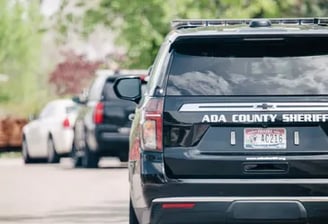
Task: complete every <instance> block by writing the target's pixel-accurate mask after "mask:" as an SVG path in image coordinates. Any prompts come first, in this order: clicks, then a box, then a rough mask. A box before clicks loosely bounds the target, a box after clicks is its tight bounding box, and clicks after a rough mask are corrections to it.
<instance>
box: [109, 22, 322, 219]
mask: <svg viewBox="0 0 328 224" xmlns="http://www.w3.org/2000/svg"><path fill="white" fill-rule="evenodd" d="M174 25H175V26H174V30H172V32H170V34H169V35H168V37H167V38H166V39H165V41H164V42H163V44H162V47H161V49H160V51H159V53H158V56H157V58H156V60H155V63H154V68H153V72H152V73H151V75H150V79H149V82H148V86H147V91H146V93H145V94H143V95H142V94H141V90H140V89H141V85H140V80H139V79H138V78H137V77H135V78H133V77H124V78H120V79H118V80H117V81H116V82H115V85H114V89H115V92H116V93H117V94H118V96H119V97H120V98H122V99H129V100H131V101H134V102H136V103H138V106H137V108H136V111H135V119H134V120H133V124H132V127H131V135H130V156H129V166H128V167H129V181H130V187H129V189H130V199H131V202H130V222H129V223H130V224H138V223H140V224H144V223H152V224H169V223H190V224H191V223H195V224H196V223H197V224H198V223H222V224H223V223H283V224H286V223H304V224H305V223H307V224H326V223H328V212H327V211H328V197H327V195H328V188H327V180H328V148H327V143H328V123H327V122H328V103H327V102H328V81H327V74H328V44H327V43H328V29H327V28H328V27H327V25H328V18H299V19H298V18H296V19H255V20H253V19H243V20H238V19H236V20H229V19H227V20H224V19H222V20H181V21H176V22H175V23H174Z"/></svg>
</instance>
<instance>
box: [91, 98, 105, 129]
mask: <svg viewBox="0 0 328 224" xmlns="http://www.w3.org/2000/svg"><path fill="white" fill-rule="evenodd" d="M93 122H94V123H95V124H102V123H103V122H104V104H103V103H97V104H96V107H95V110H94V112H93Z"/></svg>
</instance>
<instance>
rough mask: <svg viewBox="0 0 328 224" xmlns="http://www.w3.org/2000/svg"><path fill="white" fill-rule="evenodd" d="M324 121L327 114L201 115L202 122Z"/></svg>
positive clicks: (327, 116) (327, 119)
mask: <svg viewBox="0 0 328 224" xmlns="http://www.w3.org/2000/svg"><path fill="white" fill-rule="evenodd" d="M278 119H279V121H282V122H326V121H328V114H282V115H280V116H279V117H278V115H277V114H233V115H229V116H227V115H225V114H206V115H204V116H203V119H202V123H221V122H222V123H224V122H230V121H231V122H234V123H242V122H247V123H250V122H275V121H276V120H278Z"/></svg>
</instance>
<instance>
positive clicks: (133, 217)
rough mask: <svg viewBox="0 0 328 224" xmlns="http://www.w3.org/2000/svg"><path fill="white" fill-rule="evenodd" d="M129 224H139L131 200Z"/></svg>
mask: <svg viewBox="0 0 328 224" xmlns="http://www.w3.org/2000/svg"><path fill="white" fill-rule="evenodd" d="M129 224H139V221H138V219H137V216H136V213H135V211H134V208H133V205H132V202H131V199H130V206H129Z"/></svg>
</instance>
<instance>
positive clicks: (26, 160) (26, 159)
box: [22, 138, 34, 164]
mask: <svg viewBox="0 0 328 224" xmlns="http://www.w3.org/2000/svg"><path fill="white" fill-rule="evenodd" d="M22 157H23V160H24V163H25V164H29V163H33V162H34V160H33V159H31V157H30V155H29V153H28V146H27V142H26V139H25V138H23V142H22Z"/></svg>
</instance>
